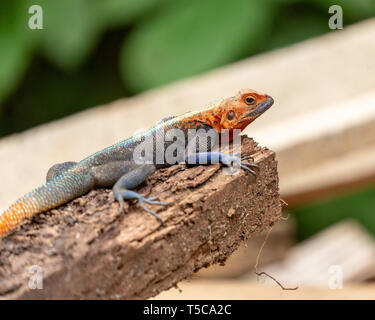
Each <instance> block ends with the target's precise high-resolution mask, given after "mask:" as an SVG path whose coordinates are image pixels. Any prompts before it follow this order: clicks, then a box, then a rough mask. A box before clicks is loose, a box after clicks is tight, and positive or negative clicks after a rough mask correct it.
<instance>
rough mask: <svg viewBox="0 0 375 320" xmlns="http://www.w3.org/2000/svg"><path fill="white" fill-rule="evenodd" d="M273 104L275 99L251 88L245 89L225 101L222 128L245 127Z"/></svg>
mask: <svg viewBox="0 0 375 320" xmlns="http://www.w3.org/2000/svg"><path fill="white" fill-rule="evenodd" d="M272 105H273V99H272V98H271V97H270V96H269V95H267V94H261V93H258V92H256V91H254V90H251V89H243V90H241V91H239V92H238V94H237V95H236V96H234V97H232V98H229V99H226V100H224V101H223V104H222V110H221V119H220V127H221V129H241V130H243V129H245V128H246V127H247V126H248V125H249V124H250V123H251V122H253V121H254V120H255V119H256V118H258V117H259V116H260V115H261V114H262V113H263V112H265V111H266V110H268V109H269V108H270V107H271V106H272Z"/></svg>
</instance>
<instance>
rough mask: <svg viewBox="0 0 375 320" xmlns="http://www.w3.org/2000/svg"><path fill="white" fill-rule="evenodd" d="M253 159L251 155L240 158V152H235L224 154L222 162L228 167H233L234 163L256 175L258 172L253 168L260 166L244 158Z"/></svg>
mask: <svg viewBox="0 0 375 320" xmlns="http://www.w3.org/2000/svg"><path fill="white" fill-rule="evenodd" d="M248 159H253V157H251V156H245V157H242V158H240V154H239V153H235V154H234V155H230V154H226V153H225V154H222V159H221V162H222V163H223V164H224V165H226V166H227V167H231V166H232V165H237V166H239V167H240V168H242V169H244V170H247V171H249V172H250V173H251V174H253V175H254V176H256V175H257V173H256V172H255V171H254V170H253V169H252V168H259V166H258V165H257V164H255V163H252V162H245V161H244V160H248Z"/></svg>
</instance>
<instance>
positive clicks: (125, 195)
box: [114, 190, 170, 224]
mask: <svg viewBox="0 0 375 320" xmlns="http://www.w3.org/2000/svg"><path fill="white" fill-rule="evenodd" d="M114 194H115V198H116V200H117V201H118V202H120V211H121V212H122V211H123V209H124V199H126V200H134V199H136V200H138V202H139V204H140V205H141V207H142V208H143V209H144V210H146V211H147V212H148V213H151V214H152V215H153V216H154V217H155V218H156V219H157V220H159V221H160V222H161V224H163V223H164V221H163V219H162V218H161V217H160V216H159V215H158V214H157V213H156V212H155V211H153V210H151V209H149V208H147V207H146V206H145V203H148V204H155V205H160V206H167V205H169V204H170V202H160V201H157V200H158V197H151V198H146V197H145V196H144V195H142V194H139V193H137V192H135V191H131V190H124V191H115V192H114Z"/></svg>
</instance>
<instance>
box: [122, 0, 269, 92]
mask: <svg viewBox="0 0 375 320" xmlns="http://www.w3.org/2000/svg"><path fill="white" fill-rule="evenodd" d="M167 4H168V5H167V6H166V7H165V8H164V9H163V10H160V11H159V12H155V13H154V14H153V15H152V16H150V17H148V19H145V20H144V21H143V22H142V23H141V24H140V25H139V26H137V27H136V28H135V30H134V32H132V33H131V34H130V36H129V37H128V38H127V39H125V42H124V45H123V47H122V50H121V57H120V59H121V73H122V76H123V79H124V82H125V84H126V86H127V87H129V88H130V89H132V90H134V91H142V90H146V89H149V88H152V87H155V86H160V85H163V84H166V83H168V82H171V81H174V80H177V79H180V78H183V77H188V76H191V75H194V74H198V73H201V72H204V71H206V70H210V69H213V68H215V67H218V66H220V65H223V64H226V63H229V62H231V61H234V60H236V59H238V58H240V57H243V56H245V55H247V54H250V53H253V52H257V51H258V50H259V46H260V45H262V44H263V43H264V42H265V41H266V38H265V35H266V34H267V33H268V30H269V27H270V24H271V17H272V16H271V14H272V11H271V10H270V8H269V7H268V2H266V1H264V0H253V1H249V0H234V1H227V0H205V1H201V0H180V1H169V2H168V3H167Z"/></svg>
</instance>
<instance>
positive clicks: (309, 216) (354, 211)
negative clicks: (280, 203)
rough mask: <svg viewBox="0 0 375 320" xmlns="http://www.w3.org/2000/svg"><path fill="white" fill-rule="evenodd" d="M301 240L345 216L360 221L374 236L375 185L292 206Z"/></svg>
mask: <svg viewBox="0 0 375 320" xmlns="http://www.w3.org/2000/svg"><path fill="white" fill-rule="evenodd" d="M291 212H292V213H293V214H294V215H295V217H296V221H297V229H298V237H299V239H300V240H302V239H305V238H308V237H310V236H311V235H313V234H315V233H317V232H319V231H320V230H322V229H324V228H326V227H328V226H330V225H332V224H334V223H336V222H338V221H340V220H343V219H346V218H352V219H355V220H357V221H358V222H359V223H361V224H362V225H363V226H365V227H366V228H367V230H368V231H369V232H370V233H372V234H373V235H375V215H374V212H375V185H372V186H369V187H367V188H364V189H359V190H355V191H353V192H347V193H344V194H340V195H337V196H333V197H329V198H325V199H319V201H316V202H313V203H310V204H307V205H304V206H301V207H299V208H296V209H292V210H291Z"/></svg>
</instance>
